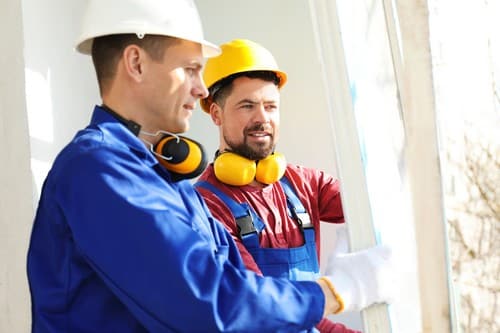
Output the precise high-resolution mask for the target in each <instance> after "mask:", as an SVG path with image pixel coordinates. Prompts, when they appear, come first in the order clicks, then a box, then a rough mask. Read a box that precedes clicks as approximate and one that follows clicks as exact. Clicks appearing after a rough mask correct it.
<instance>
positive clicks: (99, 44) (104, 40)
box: [92, 34, 177, 94]
mask: <svg viewBox="0 0 500 333" xmlns="http://www.w3.org/2000/svg"><path fill="white" fill-rule="evenodd" d="M175 41H177V38H174V37H168V36H160V35H146V36H144V38H138V37H137V35H136V34H116V35H107V36H101V37H96V38H94V40H93V42H92V61H93V63H94V68H95V71H96V75H97V82H98V84H99V90H100V91H101V94H102V93H103V92H104V91H105V90H106V88H107V87H108V85H109V84H110V82H111V80H112V79H113V78H114V76H115V74H116V66H117V64H118V61H119V60H120V57H121V55H122V52H123V50H124V49H125V48H126V47H127V46H129V45H132V44H135V45H137V46H139V47H140V48H142V49H144V50H145V51H146V53H147V54H148V55H149V56H150V57H151V58H152V59H153V60H155V61H161V59H162V58H163V56H164V54H165V51H166V49H167V48H168V47H169V46H170V45H172V43H174V42H175Z"/></svg>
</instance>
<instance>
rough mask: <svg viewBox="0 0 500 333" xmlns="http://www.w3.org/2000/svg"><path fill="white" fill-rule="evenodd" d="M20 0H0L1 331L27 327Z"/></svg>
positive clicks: (28, 209) (28, 214)
mask: <svg viewBox="0 0 500 333" xmlns="http://www.w3.org/2000/svg"><path fill="white" fill-rule="evenodd" d="M21 17H22V16H21V3H20V2H19V1H16V0H7V1H5V0H4V1H1V2H0V30H1V31H3V32H4V36H3V40H2V48H1V52H0V68H2V75H1V76H0V152H1V154H2V163H0V332H13V333H16V332H28V330H29V323H30V320H29V304H30V303H29V292H28V288H27V283H26V274H25V258H26V246H27V244H28V238H29V236H28V235H29V229H30V226H31V219H32V216H33V210H32V204H31V193H32V188H31V174H30V165H29V157H30V150H29V142H28V131H27V129H28V126H27V117H26V105H25V101H24V94H25V92H24V75H23V67H24V59H23V54H22V50H23V39H22V31H23V27H22V21H21Z"/></svg>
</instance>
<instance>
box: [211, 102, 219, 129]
mask: <svg viewBox="0 0 500 333" xmlns="http://www.w3.org/2000/svg"><path fill="white" fill-rule="evenodd" d="M209 112H210V117H212V121H213V122H214V124H215V125H217V126H220V125H221V124H222V120H221V117H222V109H221V107H220V106H219V104H217V103H215V102H213V103H212V104H210V110H209Z"/></svg>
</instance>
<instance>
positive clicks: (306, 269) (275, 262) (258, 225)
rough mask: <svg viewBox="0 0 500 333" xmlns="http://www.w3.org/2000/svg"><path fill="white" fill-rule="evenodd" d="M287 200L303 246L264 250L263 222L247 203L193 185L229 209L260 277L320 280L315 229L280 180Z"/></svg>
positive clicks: (287, 185) (212, 188) (285, 181)
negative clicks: (220, 201)
mask: <svg viewBox="0 0 500 333" xmlns="http://www.w3.org/2000/svg"><path fill="white" fill-rule="evenodd" d="M280 183H281V186H282V187H283V190H284V192H285V195H286V199H287V205H288V207H287V211H288V214H289V215H290V217H291V218H292V219H293V220H294V221H295V222H296V223H297V224H298V226H299V228H300V229H301V231H302V234H303V236H304V244H303V245H301V246H299V247H294V248H287V249H284V248H263V247H261V246H260V243H259V234H260V233H261V232H262V230H263V229H264V228H265V224H264V222H263V221H262V219H261V218H260V217H259V216H258V215H257V213H256V212H255V210H254V209H253V208H252V207H250V206H249V205H248V203H246V202H243V203H238V202H236V201H235V200H234V199H232V198H230V197H229V196H228V195H227V194H225V193H224V192H222V191H221V190H219V189H218V188H216V187H215V186H213V185H212V184H210V183H208V182H206V181H200V182H198V183H196V186H201V187H203V188H205V189H207V190H209V191H212V192H213V193H214V194H216V195H217V196H218V197H219V198H220V199H221V200H222V201H223V202H224V203H225V204H226V205H227V206H228V208H229V209H230V210H231V212H232V214H233V216H234V218H235V220H236V223H237V225H238V229H239V235H240V238H241V240H242V242H243V245H245V247H246V248H247V250H248V252H250V254H251V255H252V257H253V258H254V260H255V262H256V263H257V265H258V267H259V269H260V270H261V272H262V274H263V275H265V276H273V277H283V278H288V279H290V280H295V281H299V280H302V281H303V280H315V279H317V278H318V277H319V263H318V256H317V253H316V240H315V232H314V227H313V225H312V224H311V219H310V217H309V214H308V213H307V212H306V210H305V208H304V206H303V205H302V203H301V202H300V200H299V198H298V197H297V195H296V194H295V191H294V190H293V187H292V186H291V184H290V183H289V181H288V179H286V177H282V178H281V180H280Z"/></svg>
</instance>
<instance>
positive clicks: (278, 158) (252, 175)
mask: <svg viewBox="0 0 500 333" xmlns="http://www.w3.org/2000/svg"><path fill="white" fill-rule="evenodd" d="M285 170H286V160H285V156H283V154H280V153H276V152H275V153H273V154H271V155H269V156H267V157H266V158H264V159H262V160H258V161H254V160H249V159H247V158H245V157H243V156H240V155H238V154H235V153H232V152H223V153H221V154H219V155H218V156H217V157H216V158H215V161H214V172H215V177H217V179H218V180H220V181H221V182H223V183H225V184H228V185H233V186H243V185H248V184H250V183H251V182H252V181H253V180H254V179H255V180H257V181H258V182H260V183H263V184H272V183H274V182H277V181H278V180H280V178H281V177H283V175H284V174H285Z"/></svg>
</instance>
